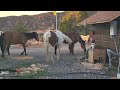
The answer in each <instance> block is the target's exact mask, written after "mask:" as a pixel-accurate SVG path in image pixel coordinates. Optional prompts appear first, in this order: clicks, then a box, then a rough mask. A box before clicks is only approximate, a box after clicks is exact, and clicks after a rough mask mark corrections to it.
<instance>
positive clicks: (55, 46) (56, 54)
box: [55, 45, 57, 55]
mask: <svg viewBox="0 0 120 90" xmlns="http://www.w3.org/2000/svg"><path fill="white" fill-rule="evenodd" d="M55 55H57V45H55Z"/></svg>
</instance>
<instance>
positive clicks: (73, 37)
mask: <svg viewBox="0 0 120 90" xmlns="http://www.w3.org/2000/svg"><path fill="white" fill-rule="evenodd" d="M64 34H65V35H66V36H68V37H69V38H70V39H71V40H72V44H69V50H70V54H74V44H75V43H77V42H79V43H80V45H81V47H82V49H83V50H84V54H85V52H86V46H85V41H84V40H83V39H82V38H81V37H80V35H79V33H76V32H65V33H64ZM64 43H65V44H68V43H67V42H66V41H64ZM56 50H57V45H56V46H55V54H56Z"/></svg>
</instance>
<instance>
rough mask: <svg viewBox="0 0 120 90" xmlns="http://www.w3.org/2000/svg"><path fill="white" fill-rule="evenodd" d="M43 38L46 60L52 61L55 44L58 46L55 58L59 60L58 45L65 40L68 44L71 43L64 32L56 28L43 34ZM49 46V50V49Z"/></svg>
mask: <svg viewBox="0 0 120 90" xmlns="http://www.w3.org/2000/svg"><path fill="white" fill-rule="evenodd" d="M43 40H44V45H45V47H46V52H47V61H53V62H54V59H53V56H52V53H53V48H54V47H55V46H56V45H57V47H58V48H59V50H58V53H57V54H56V55H57V60H60V46H61V44H62V43H63V42H67V43H68V44H69V45H71V44H72V40H71V39H70V38H69V37H68V36H67V35H65V34H63V33H62V32H61V31H59V30H56V31H55V32H53V31H50V30H49V31H47V32H46V33H44V35H43ZM49 48H50V50H49Z"/></svg>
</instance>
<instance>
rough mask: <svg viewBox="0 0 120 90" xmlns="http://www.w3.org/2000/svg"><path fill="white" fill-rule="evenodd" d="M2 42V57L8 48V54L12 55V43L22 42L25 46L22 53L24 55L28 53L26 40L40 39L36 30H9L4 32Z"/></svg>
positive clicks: (0, 40)
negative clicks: (10, 49) (10, 50)
mask: <svg viewBox="0 0 120 90" xmlns="http://www.w3.org/2000/svg"><path fill="white" fill-rule="evenodd" d="M0 38H1V39H0V42H1V51H2V57H4V56H5V55H4V53H5V50H6V49H7V52H8V55H10V52H9V48H10V45H13V44H21V45H22V46H23V48H24V51H23V52H22V53H21V55H23V54H24V53H25V55H27V54H26V46H25V44H26V42H27V41H28V40H29V39H33V38H34V39H36V40H37V41H39V38H38V34H37V33H36V32H11V31H7V32H5V33H3V34H2V35H1V37H0Z"/></svg>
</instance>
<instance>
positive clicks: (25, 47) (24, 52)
mask: <svg viewBox="0 0 120 90" xmlns="http://www.w3.org/2000/svg"><path fill="white" fill-rule="evenodd" d="M22 46H23V48H24V51H23V52H22V53H21V55H23V54H24V53H25V56H26V55H27V54H26V47H25V44H22Z"/></svg>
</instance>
